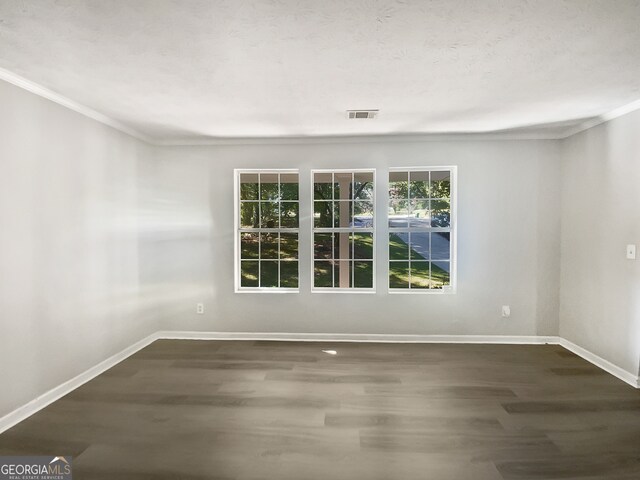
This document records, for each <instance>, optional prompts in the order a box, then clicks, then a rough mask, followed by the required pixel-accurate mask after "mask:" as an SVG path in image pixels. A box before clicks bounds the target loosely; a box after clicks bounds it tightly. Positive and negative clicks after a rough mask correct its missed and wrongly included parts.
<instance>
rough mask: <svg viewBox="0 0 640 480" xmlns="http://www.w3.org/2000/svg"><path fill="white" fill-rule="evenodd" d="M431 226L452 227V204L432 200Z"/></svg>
mask: <svg viewBox="0 0 640 480" xmlns="http://www.w3.org/2000/svg"><path fill="white" fill-rule="evenodd" d="M431 211H432V213H431V226H432V227H449V226H450V225H451V204H450V203H449V200H440V199H432V200H431Z"/></svg>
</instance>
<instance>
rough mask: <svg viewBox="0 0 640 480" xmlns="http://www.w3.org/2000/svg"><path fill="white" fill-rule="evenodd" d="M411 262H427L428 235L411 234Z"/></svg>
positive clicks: (425, 233)
mask: <svg viewBox="0 0 640 480" xmlns="http://www.w3.org/2000/svg"><path fill="white" fill-rule="evenodd" d="M410 240H411V243H410V254H411V260H429V233H427V232H411V235H410Z"/></svg>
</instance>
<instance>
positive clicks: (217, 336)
mask: <svg viewBox="0 0 640 480" xmlns="http://www.w3.org/2000/svg"><path fill="white" fill-rule="evenodd" d="M158 335H159V338H163V339H174V340H272V341H274V340H275V341H285V342H369V343H485V344H524V345H542V344H545V343H550V344H554V345H557V344H558V337H553V336H550V337H542V336H536V335H531V336H526V335H385V334H375V333H373V334H365V333H285V332H278V333H273V332H189V331H161V332H158Z"/></svg>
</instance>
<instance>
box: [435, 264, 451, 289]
mask: <svg viewBox="0 0 640 480" xmlns="http://www.w3.org/2000/svg"><path fill="white" fill-rule="evenodd" d="M450 271H451V263H450V262H432V263H431V282H432V288H442V287H443V286H445V285H449V282H450Z"/></svg>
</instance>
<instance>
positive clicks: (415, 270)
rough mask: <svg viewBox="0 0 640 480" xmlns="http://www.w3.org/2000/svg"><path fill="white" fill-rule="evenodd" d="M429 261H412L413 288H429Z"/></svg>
mask: <svg viewBox="0 0 640 480" xmlns="http://www.w3.org/2000/svg"><path fill="white" fill-rule="evenodd" d="M429 286H430V281H429V262H411V288H429Z"/></svg>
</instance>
